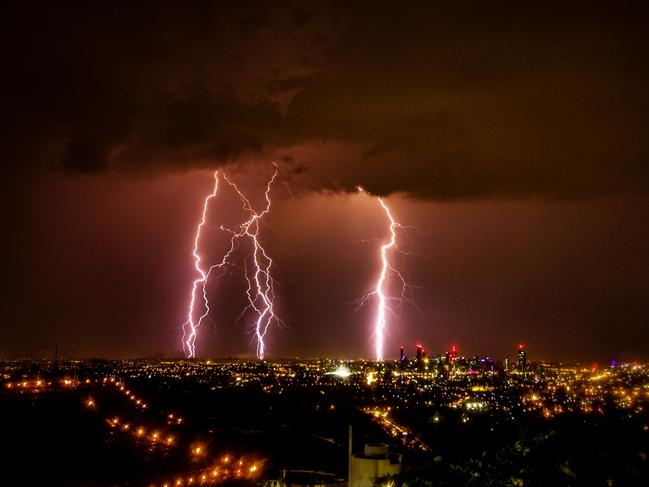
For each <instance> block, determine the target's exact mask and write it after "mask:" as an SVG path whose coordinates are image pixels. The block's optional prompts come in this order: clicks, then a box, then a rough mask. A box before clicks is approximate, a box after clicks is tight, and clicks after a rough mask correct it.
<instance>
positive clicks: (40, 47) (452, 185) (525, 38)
mask: <svg viewBox="0 0 649 487" xmlns="http://www.w3.org/2000/svg"><path fill="white" fill-rule="evenodd" d="M646 13H647V12H646V8H645V7H644V6H643V5H642V4H641V3H638V4H637V5H636V4H635V3H634V2H618V3H615V4H612V3H610V2H602V3H601V4H598V3H597V2H595V3H593V2H588V3H580V2H556V3H555V2H543V3H542V4H538V5H522V4H520V3H517V2H496V3H493V2H491V3H488V4H485V3H483V2H476V3H475V4H472V3H453V4H452V5H451V4H435V3H433V2H421V3H419V2H412V3H410V2H408V3H407V4H405V5H398V6H396V5H395V4H394V3H393V2H367V3H365V2H353V3H352V4H348V3H346V2H319V3H317V4H304V2H286V3H282V4H281V5H278V4H277V3H276V2H257V1H254V2H253V1H249V2H222V3H219V2H216V3H215V2H191V3H190V4H188V5H181V4H178V3H164V2H136V3H135V4H133V3H120V2H112V3H99V4H97V3H92V4H87V3H76V2H69V3H64V4H60V3H57V4H51V3H44V4H42V5H39V4H34V3H23V4H21V5H17V4H14V5H12V6H11V7H9V8H7V9H6V11H5V14H4V15H3V17H4V20H3V24H4V25H3V29H2V31H3V34H2V45H3V48H2V51H3V62H2V79H3V81H2V84H3V87H2V94H1V103H2V109H3V120H4V121H3V122H2V141H1V142H2V145H3V147H4V152H5V157H6V159H7V162H8V163H9V164H12V165H14V166H16V167H24V166H30V167H34V165H36V166H37V167H43V166H53V167H59V168H61V167H62V168H64V169H66V170H69V171H72V172H82V173H83V172H97V171H105V170H108V169H109V168H113V169H117V170H126V171H129V172H141V171H154V172H159V171H174V170H179V169H185V168H188V167H200V166H202V167H212V166H215V165H219V164H226V163H231V162H233V161H240V160H243V159H246V158H247V159H250V158H251V157H257V158H261V159H267V158H271V157H276V158H278V159H281V158H282V157H291V158H293V161H294V163H295V164H296V165H297V166H298V167H305V166H309V167H310V168H311V170H310V171H307V172H304V174H303V175H302V176H301V177H302V180H301V181H302V184H304V185H305V186H307V187H312V188H319V187H329V188H339V189H350V188H353V187H355V186H356V185H357V184H362V185H363V186H365V187H366V188H367V189H369V190H370V191H373V192H376V193H380V194H385V193H391V192H397V191H403V192H407V193H409V194H411V195H413V196H416V197H421V198H432V199H465V198H480V197H492V196H504V197H517V196H527V195H531V194H541V195H545V196H551V197H582V196H591V195H596V194H607V193H620V192H646V191H647V190H648V189H649V169H647V167H648V166H647V164H646V160H647V156H649V147H648V142H647V137H646V135H647V133H649V123H648V115H647V114H648V113H649V96H648V95H647V91H646V86H647V85H649V67H648V65H647V63H646V61H645V60H646V59H647V57H648V55H649V52H648V51H649V33H648V32H649V31H647V29H646V26H645V19H646ZM333 154H336V157H335V158H333V156H332V155H333ZM247 159H246V160H247ZM301 172H303V171H301Z"/></svg>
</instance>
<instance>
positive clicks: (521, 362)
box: [518, 344, 527, 372]
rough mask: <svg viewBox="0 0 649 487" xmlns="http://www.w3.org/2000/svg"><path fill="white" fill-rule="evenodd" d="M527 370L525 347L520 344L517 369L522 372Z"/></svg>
mask: <svg viewBox="0 0 649 487" xmlns="http://www.w3.org/2000/svg"><path fill="white" fill-rule="evenodd" d="M526 368H527V352H526V351H525V345H523V344H520V345H519V346H518V369H519V370H520V371H521V372H523V371H525V369H526Z"/></svg>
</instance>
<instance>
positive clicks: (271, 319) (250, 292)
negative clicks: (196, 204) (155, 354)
mask: <svg viewBox="0 0 649 487" xmlns="http://www.w3.org/2000/svg"><path fill="white" fill-rule="evenodd" d="M274 166H275V171H274V173H273V175H272V177H271V178H270V180H269V181H268V183H267V185H266V190H265V192H264V198H265V200H266V205H265V207H264V208H263V210H262V211H257V210H255V209H254V207H253V206H252V204H251V203H250V200H249V199H248V197H247V196H246V195H245V194H244V193H243V191H241V189H240V188H239V187H238V186H237V184H236V183H234V182H233V181H232V180H230V179H229V178H228V176H227V174H223V180H224V181H225V182H226V183H227V184H228V185H229V186H230V187H232V189H234V191H235V192H236V193H237V196H238V197H239V199H240V200H241V203H242V206H243V210H244V211H245V212H246V213H248V215H249V218H248V220H246V221H245V222H243V223H241V224H240V225H239V227H238V229H237V230H232V229H229V228H227V227H225V226H223V225H221V226H220V227H219V229H220V230H222V231H224V232H227V233H229V234H230V248H229V249H228V250H227V252H226V253H225V254H224V255H223V258H222V259H221V261H220V262H218V263H217V264H214V265H212V266H211V267H210V268H209V269H207V270H205V269H204V268H203V267H202V265H201V257H200V254H199V252H198V244H199V240H200V235H201V230H202V228H203V226H204V225H205V221H206V216H207V208H208V206H209V202H210V200H211V199H212V198H214V197H215V196H216V193H217V190H218V183H219V177H218V171H217V172H215V173H214V180H215V183H214V189H213V191H212V193H211V194H210V195H208V196H207V197H206V198H205V201H204V204H203V213H202V218H201V221H200V223H199V224H198V226H197V229H196V236H195V239H194V251H193V255H194V267H195V269H196V271H197V272H198V274H199V277H198V278H197V279H196V280H195V281H194V283H193V285H192V292H191V299H190V303H189V311H188V317H187V321H186V323H185V325H184V326H183V348H184V350H185V352H186V353H187V356H188V357H189V358H193V357H195V356H196V347H195V343H196V335H197V329H198V328H199V327H200V325H201V324H202V321H203V320H204V319H205V317H207V315H208V314H209V312H210V308H209V302H208V298H207V292H206V285H207V282H208V280H209V277H210V275H211V274H212V272H214V271H215V270H221V269H224V268H225V266H226V265H227V264H228V263H230V259H231V257H232V255H233V253H234V251H235V249H236V248H237V244H238V242H239V241H240V240H242V239H248V240H249V241H250V243H251V245H252V255H251V256H250V257H251V258H250V259H249V258H246V259H245V260H244V277H245V279H246V283H247V289H246V296H247V298H248V302H249V304H248V305H247V306H246V308H245V309H244V310H243V312H242V313H241V315H240V317H242V316H243V315H245V314H246V312H248V311H249V310H251V309H252V310H253V311H254V312H255V313H256V315H257V319H256V320H255V323H254V330H253V331H254V336H255V340H256V348H257V357H258V358H260V359H263V358H264V355H265V352H266V344H265V341H264V339H265V337H266V334H267V333H268V331H269V329H270V327H271V326H272V325H273V323H277V324H280V323H281V320H280V319H279V317H278V316H277V314H276V313H275V309H274V300H275V291H274V284H275V280H274V279H273V277H272V275H271V269H272V266H273V260H272V259H271V258H270V256H269V254H268V252H267V251H266V248H265V247H264V245H263V243H262V241H261V236H260V230H261V224H262V219H263V217H264V216H266V214H268V212H269V211H270V207H271V198H270V191H271V187H272V185H273V183H274V182H275V181H276V180H277V178H278V175H279V168H278V166H277V164H274ZM250 260H252V264H251V265H252V270H251V272H250V273H249V270H248V267H249V265H250V264H249V261H250ZM199 288H200V290H201V294H202V304H203V311H202V314H201V315H200V316H199V317H198V319H195V317H194V315H195V314H196V312H195V308H196V303H197V301H199V300H198V298H197V294H198V290H199ZM187 328H189V331H187Z"/></svg>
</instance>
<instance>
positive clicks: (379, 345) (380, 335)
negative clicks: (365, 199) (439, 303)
mask: <svg viewBox="0 0 649 487" xmlns="http://www.w3.org/2000/svg"><path fill="white" fill-rule="evenodd" d="M357 189H358V191H359V192H360V193H362V194H365V195H367V192H366V191H365V190H364V189H363V188H361V187H358V188H357ZM377 201H378V203H379V205H380V206H381V208H382V210H383V211H384V213H385V216H386V217H387V221H388V232H389V238H388V240H387V241H386V242H385V243H383V244H382V245H381V247H380V251H379V255H380V261H381V270H380V272H379V277H378V279H377V280H376V284H375V286H374V288H373V290H372V291H370V292H368V293H367V294H365V295H364V296H363V297H362V298H360V299H359V300H357V303H358V304H359V306H363V305H364V304H365V303H366V302H367V301H368V300H369V299H370V298H372V297H375V298H376V314H375V318H374V333H373V335H372V336H373V338H374V356H375V359H376V360H377V361H379V362H381V361H383V343H384V336H385V332H386V328H387V324H388V320H387V315H388V313H390V314H392V315H394V316H396V313H395V311H394V310H393V309H392V308H391V307H390V306H389V302H390V301H396V302H398V303H399V304H401V303H403V302H404V301H407V302H409V303H411V304H413V305H414V306H415V307H416V308H417V309H418V310H419V308H418V307H417V306H416V304H414V303H413V302H412V300H410V299H409V298H408V297H407V296H406V291H407V289H408V288H409V287H410V286H409V285H408V283H407V282H406V278H405V277H404V273H403V272H401V271H399V270H398V269H397V268H396V267H395V266H394V265H393V264H392V263H391V259H390V257H391V256H392V254H393V253H394V251H397V252H399V253H402V254H406V255H407V253H406V252H404V251H402V250H401V249H400V248H399V245H398V243H397V230H398V229H403V228H409V227H405V226H404V225H401V224H400V223H398V222H397V221H395V219H394V217H393V216H392V212H391V211H390V208H389V207H388V205H387V204H386V203H385V201H383V199H382V198H381V197H377ZM391 276H392V277H394V278H396V280H397V281H398V282H399V284H400V286H401V293H400V295H399V296H391V295H390V294H389V292H388V290H387V282H388V281H389V278H390V277H391Z"/></svg>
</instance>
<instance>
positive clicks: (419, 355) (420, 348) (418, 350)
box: [417, 345, 424, 364]
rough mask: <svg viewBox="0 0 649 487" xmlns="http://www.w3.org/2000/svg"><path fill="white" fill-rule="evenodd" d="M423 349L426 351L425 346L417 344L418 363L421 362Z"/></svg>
mask: <svg viewBox="0 0 649 487" xmlns="http://www.w3.org/2000/svg"><path fill="white" fill-rule="evenodd" d="M423 351H424V349H423V347H422V346H421V345H417V363H418V364H420V363H421V359H422V354H423Z"/></svg>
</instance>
